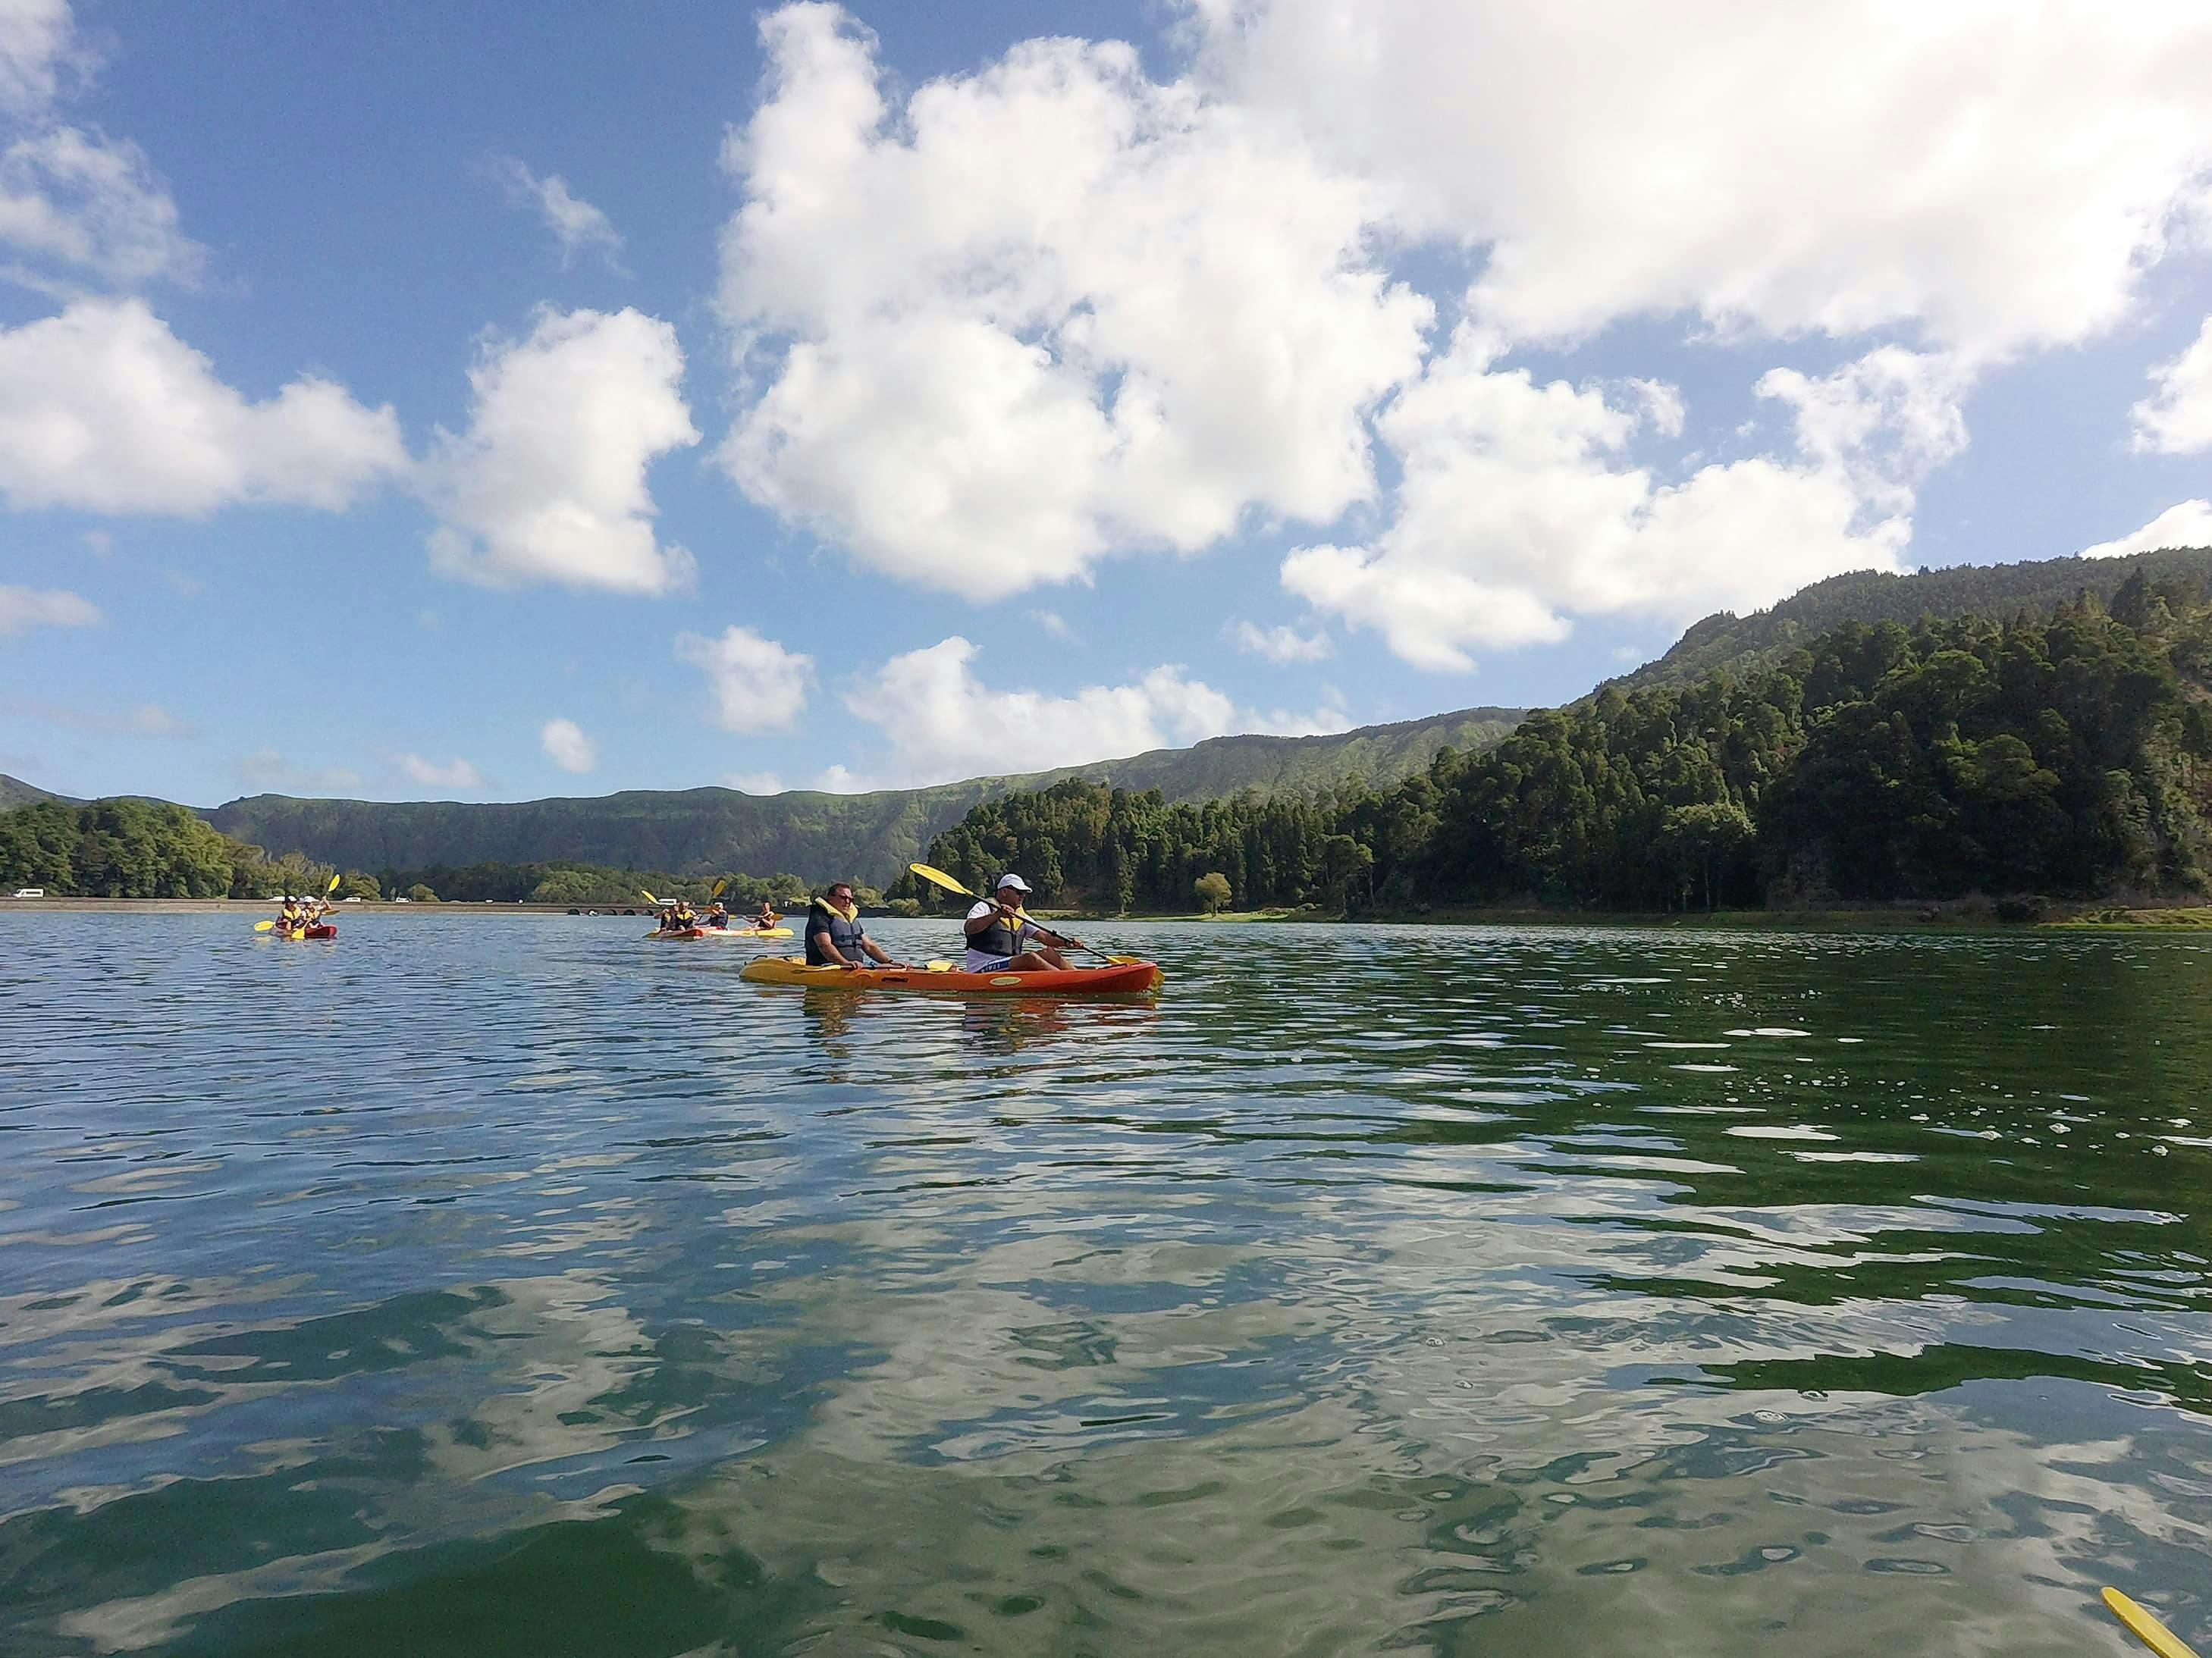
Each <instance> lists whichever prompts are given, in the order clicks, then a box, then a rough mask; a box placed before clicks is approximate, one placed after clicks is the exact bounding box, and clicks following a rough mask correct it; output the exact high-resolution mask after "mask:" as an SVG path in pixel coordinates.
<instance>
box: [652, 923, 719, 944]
mask: <svg viewBox="0 0 2212 1658" xmlns="http://www.w3.org/2000/svg"><path fill="white" fill-rule="evenodd" d="M645 936H646V937H647V938H659V939H660V940H661V941H662V942H663V943H668V942H671V941H673V942H676V943H679V944H681V943H688V942H689V941H690V940H691V939H693V938H705V937H706V936H707V929H706V928H704V927H702V926H687V927H684V928H681V929H679V930H678V931H677V932H648V933H647V934H646V935H645Z"/></svg>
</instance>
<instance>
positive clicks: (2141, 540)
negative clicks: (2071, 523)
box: [2081, 501, 2212, 558]
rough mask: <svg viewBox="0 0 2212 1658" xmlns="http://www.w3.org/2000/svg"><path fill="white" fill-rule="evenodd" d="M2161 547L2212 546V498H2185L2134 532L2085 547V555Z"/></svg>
mask: <svg viewBox="0 0 2212 1658" xmlns="http://www.w3.org/2000/svg"><path fill="white" fill-rule="evenodd" d="M2161 547H2212V501H2183V502H2181V503H2180V504H2179V506H2175V507H2167V508H2166V510H2165V511H2164V512H2162V513H2160V514H2159V515H2158V516H2157V517H2156V518H2154V519H2152V520H2151V521H2150V522H2149V523H2148V524H2146V525H2143V526H2142V529H2140V530H2137V531H2135V533H2134V534H2132V535H2125V536H2122V537H2120V538H2119V539H2118V540H2117V541H2100V542H2099V543H2098V544H2096V545H2095V546H2093V547H2084V548H2083V549H2082V550H2081V556H2082V557H2084V558H2124V557H2125V556H2127V555H2128V554H2130V553H2150V552H2156V551H2157V550H2159V549H2160V548H2161Z"/></svg>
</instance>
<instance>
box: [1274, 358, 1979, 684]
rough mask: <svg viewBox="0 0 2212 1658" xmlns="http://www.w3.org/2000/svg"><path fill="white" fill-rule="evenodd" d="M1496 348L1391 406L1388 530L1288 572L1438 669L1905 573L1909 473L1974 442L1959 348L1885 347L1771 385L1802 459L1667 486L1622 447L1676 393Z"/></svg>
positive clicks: (1447, 365)
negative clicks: (1585, 617) (1521, 358)
mask: <svg viewBox="0 0 2212 1658" xmlns="http://www.w3.org/2000/svg"><path fill="white" fill-rule="evenodd" d="M1492 349H1493V348H1492V343H1490V342H1489V341H1488V340H1486V338H1485V337H1483V336H1482V335H1480V333H1479V332H1478V331H1475V330H1474V329H1472V328H1463V329H1462V331H1461V332H1460V334H1459V337H1457V339H1456V340H1455V343H1454V346H1453V349H1451V350H1450V351H1449V352H1448V353H1446V354H1445V355H1443V356H1441V357H1439V358H1438V359H1437V361H1434V362H1433V363H1431V366H1430V368H1429V371H1428V373H1427V374H1425V376H1424V377H1423V379H1422V380H1421V381H1420V382H1419V384H1417V385H1415V386H1410V387H1408V388H1407V391H1406V392H1404V393H1403V394H1402V395H1401V398H1399V400H1398V401H1397V402H1396V403H1395V404H1394V405H1393V406H1392V407H1391V408H1390V409H1389V410H1388V411H1386V413H1385V414H1384V416H1383V419H1382V422H1381V428H1382V431H1383V436H1384V437H1385V439H1386V440H1388V441H1389V444H1390V445H1391V446H1392V447H1393V448H1394V449H1395V450H1396V451H1397V452H1398V453H1399V455H1400V456H1401V459H1402V461H1403V467H1404V481H1403V483H1402V484H1401V487H1400V489H1399V494H1398V512H1397V515H1396V517H1395V519H1393V520H1392V521H1391V522H1390V524H1389V525H1388V526H1387V527H1386V528H1385V529H1384V530H1383V532H1382V533H1381V534H1380V535H1379V536H1378V537H1376V538H1375V540H1374V541H1373V542H1372V543H1371V544H1370V545H1368V546H1365V547H1354V548H1346V547H1340V546H1334V545H1326V544H1324V545H1321V546H1316V547H1310V548H1305V549H1301V550H1298V551H1297V552H1294V553H1293V554H1291V556H1290V557H1288V558H1286V559H1285V561H1284V562H1283V566H1282V579H1283V584H1284V586H1285V587H1287V588H1288V589H1289V590H1290V591H1291V592H1294V593H1296V594H1297V595H1298V596H1300V597H1301V598H1304V599H1306V600H1307V601H1308V602H1309V603H1310V604H1313V605H1314V606H1315V607H1316V609H1317V610H1322V611H1324V612H1327V613H1329V614H1333V615H1335V616H1340V617H1341V618H1342V619H1343V620H1344V621H1346V623H1350V624H1351V625H1352V626H1355V627H1360V628H1365V629H1371V630H1373V631H1375V632H1377V633H1379V634H1381V635H1383V639H1384V641H1386V642H1387V643H1388V644H1389V647H1390V648H1391V650H1393V651H1394V652H1395V653H1397V654H1398V655H1399V656H1400V657H1401V658H1403V659H1405V660H1406V661H1407V662H1410V663H1413V664H1414V665H1416V666H1419V667H1423V668H1428V669H1432V670H1436V671H1445V672H1465V671H1469V670H1471V669H1472V668H1473V667H1474V658H1473V656H1472V655H1471V654H1470V650H1471V648H1472V647H1478V646H1487V647H1513V646H1518V645H1527V644H1532V643H1538V642H1543V641H1553V640H1557V639H1560V638H1563V637H1565V635H1566V633H1567V632H1568V630H1569V629H1570V626H1571V622H1570V617H1571V616H1573V615H1577V614H1618V613H1635V614H1642V615H1647V616H1661V617H1665V618H1668V619H1669V620H1674V621H1680V620H1686V619H1687V618H1689V617H1692V616H1696V615H1699V614H1700V613H1701V612H1703V611H1705V610H1710V609H1713V608H1716V607H1718V606H1723V605H1725V606H1729V607H1732V608H1736V609H1745V608H1750V607H1754V606H1757V605H1759V604H1768V603H1771V602H1772V601H1773V600H1774V599H1776V598H1780V597H1781V596H1782V595H1784V594H1785V593H1788V592H1791V591H1793V590H1794V589H1796V588H1797V587H1799V586H1803V585H1804V584H1805V583H1807V582H1808V581H1814V580H1819V579H1820V578H1821V577H1823V576H1828V575H1832V574H1837V573H1838V571H1842V570H1847V569H1855V568H1893V567H1894V564H1895V562H1896V555H1897V553H1898V551H1899V550H1900V549H1901V548H1902V547H1903V546H1904V545H1905V543H1906V541H1907V540H1908V539H1909V537H1910V536H1911V519H1910V518H1909V516H1908V514H1909V512H1910V509H1911V504H1912V488H1913V484H1914V483H1916V482H1917V479H1918V477H1920V475H1921V474H1922V473H1923V472H1924V471H1925V470H1926V469H1927V468H1928V467H1929V466H1930V465H1935V464H1936V463H1937V462H1939V461H1940V460H1942V459H1947V458H1948V457H1949V456H1950V455H1951V454H1953V453H1955V452H1956V451H1957V449H1958V447H1959V446H1961V445H1963V444H1964V442H1965V429H1964V427H1963V424H1962V423H1961V422H1960V420H1959V418H1958V411H1957V405H1956V402H1955V386H1956V383H1957V378H1958V377H1957V372H1956V371H1955V369H1954V368H1953V367H1951V365H1950V364H1949V363H1948V360H1944V359H1939V358H1936V357H1933V356H1929V355H1916V354H1913V353H1911V352H1905V351H1901V350H1893V349H1883V350H1878V351H1876V352H1875V353H1872V354H1869V356H1868V357H1866V358H1863V359H1862V360H1860V361H1857V362H1854V363H1851V364H1848V365H1846V366H1845V367H1843V368H1840V369H1838V370H1837V371H1836V372H1835V373H1834V374H1831V375H1828V376H1826V377H1823V378H1821V379H1819V380H1813V379H1808V377H1806V376H1804V375H1802V374H1792V373H1782V372H1778V373H1775V374H1769V375H1767V376H1766V377H1765V379H1763V380H1761V381H1760V382H1759V388H1758V389H1759V392H1760V394H1761V395H1762V396H1764V397H1766V398H1773V399H1776V400H1778V401H1781V402H1783V403H1785V404H1789V405H1790V407H1791V408H1792V410H1794V413H1795V416H1796V432H1797V438H1796V441H1797V449H1798V453H1797V455H1796V457H1795V458H1794V459H1775V458H1772V457H1765V456H1759V457H1753V458H1751V459H1744V460H1738V461H1731V462H1727V463H1719V462H1716V463H1713V464H1711V465H1705V466H1704V467H1702V468H1700V469H1699V471H1696V472H1694V473H1692V475H1691V476H1690V477H1687V478H1686V479H1684V480H1682V481H1680V482H1679V483H1666V482H1662V480H1660V479H1659V478H1657V477H1654V476H1653V474H1652V473H1651V472H1650V471H1648V470H1646V469H1644V468H1642V467H1638V466H1634V465H1629V464H1628V463H1627V460H1626V454H1627V450H1628V447H1629V445H1630V441H1631V440H1632V438H1633V437H1634V435H1635V434H1636V433H1637V432H1638V429H1639V428H1641V427H1643V426H1644V425H1645V424H1646V423H1647V422H1661V423H1662V425H1663V423H1664V422H1667V421H1668V420H1669V419H1670V418H1671V416H1670V414H1669V411H1668V408H1667V406H1666V404H1665V403H1664V402H1663V400H1662V402H1659V403H1656V404H1655V402H1654V400H1653V398H1651V397H1650V395H1648V394H1647V393H1645V392H1635V391H1633V389H1632V404H1633V406H1631V407H1626V408H1624V407H1620V406H1618V405H1616V404H1613V403H1612V402H1610V401H1609V400H1608V399H1607V397H1606V396H1605V394H1604V392H1602V391H1601V390H1599V389H1595V388H1588V387H1585V388H1577V387H1574V386H1569V385H1567V384H1566V383H1565V382H1564V381H1553V382H1552V383H1551V384H1549V385H1544V386H1540V385H1538V384H1537V383H1536V381H1535V380H1534V377H1533V376H1531V375H1530V374H1528V372H1527V371H1526V370H1523V369H1516V370H1501V369H1498V368H1495V367H1492V360H1491V355H1490V352H1491V350H1492Z"/></svg>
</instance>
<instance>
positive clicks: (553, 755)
mask: <svg viewBox="0 0 2212 1658" xmlns="http://www.w3.org/2000/svg"><path fill="white" fill-rule="evenodd" d="M538 747H539V748H541V749H543V750H545V757H546V758H547V759H549V760H550V761H551V762H553V763H554V764H555V765H556V766H558V767H560V768H561V769H562V771H573V772H587V771H595V770H597V769H598V768H599V744H596V743H594V742H593V741H592V739H591V738H588V737H586V736H585V735H584V728H583V727H582V726H579V725H578V724H577V723H576V722H575V721H574V720H547V721H546V722H545V724H544V727H543V729H541V730H540V731H539V732H538Z"/></svg>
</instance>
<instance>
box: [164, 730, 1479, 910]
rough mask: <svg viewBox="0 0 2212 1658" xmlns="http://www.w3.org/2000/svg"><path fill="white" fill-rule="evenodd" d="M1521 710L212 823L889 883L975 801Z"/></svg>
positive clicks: (1217, 784) (1364, 745)
mask: <svg viewBox="0 0 2212 1658" xmlns="http://www.w3.org/2000/svg"><path fill="white" fill-rule="evenodd" d="M1521 718H1522V712H1521V710H1519V709H1508V708H1466V709H1462V710H1459V711H1457V712H1455V713H1452V714H1434V715H1431V716H1430V717H1428V718H1427V719H1424V720H1405V721H1401V722H1400V723H1397V724H1395V725H1388V726H1363V727H1361V728H1359V729H1358V730H1354V731H1349V732H1340V733H1336V734H1334V735H1330V736H1325V737H1218V738H1210V739H1208V740H1207V741H1206V742H1203V743H1200V744H1196V745H1195V746H1194V747H1191V748H1188V749H1159V750H1152V751H1151V752H1148V753H1145V754H1139V755H1133V756H1129V757H1127V758H1126V759H1118V760H1103V761H1098V762H1093V763H1091V764H1089V765H1084V766H1070V767H1065V768H1060V769H1058V770H1055V771H1048V772H1041V773H1033V774H1028V775H1025V776H1015V777H981V778H972V779H969V780H966V781H963V782H958V783H946V784H941V785H939V786H935V787H933V788H923V789H898V790H882V791H878V792H876V793H870V794H824V793H814V792H811V791H805V790H798V791H793V792H792V793H787V794H777V795H750V794H743V793H738V791H736V790H734V789H725V788H700V789H686V790H682V791H678V792H662V791H647V790H633V791H629V792H627V793H620V794H611V795H605V796H600V797H598V798H592V799H548V800H528V801H517V802H511V803H495V804H483V805H471V804H463V803H459V802H453V801H403V802H390V803H387V802H378V801H364V800H307V799H295V798H293V797H291V796H289V795H276V794H263V795H255V796H252V797H251V798H249V799H242V800H234V801H232V802H230V803H229V804H228V805H222V806H218V807H216V808H215V809H214V810H213V811H210V812H208V813H206V814H205V815H206V817H208V819H209V821H210V822H211V823H213V824H214V825H215V826H216V828H217V829H220V830H222V832H223V833H224V834H225V835H231V836H233V837H234V838H236V839H238V840H240V841H248V842H251V843H252V844H254V845H257V846H263V847H270V848H275V849H282V850H284V851H295V850H296V851H299V852H301V853H305V854H306V855H307V856H308V857H310V858H313V859H320V860H322V861H324V862H327V863H330V864H333V865H338V866H341V867H343V868H347V869H362V870H377V869H391V868H397V869H420V868H423V867H426V866H428V865H476V864H488V863H503V864H530V863H540V862H554V861H574V862H579V863H586V864H594V865H615V866H618V867H624V868H630V869H643V870H672V871H675V872H678V873H681V874H691V873H698V872H708V873H714V872H724V871H746V872H751V873H754V874H766V873H768V872H772V871H778V870H795V871H798V872H801V873H802V874H805V875H806V876H808V877H809V878H813V879H817V880H826V879H829V878H831V877H833V876H846V877H850V878H857V879H860V880H863V881H867V882H872V883H876V884H881V883H883V882H885V881H888V880H890V878H892V877H893V876H894V875H895V874H896V872H898V871H899V870H901V869H902V868H903V867H904V866H905V865H906V864H907V863H908V862H909V861H910V860H911V859H915V858H918V857H920V856H921V851H922V848H923V847H925V846H927V844H928V841H929V839H930V837H931V836H932V835H935V834H936V833H937V832H938V831H939V830H940V829H944V828H945V827H946V826H947V825H949V824H951V823H957V822H958V821H959V820H960V818H961V817H962V816H963V814H964V813H966V812H967V811H969V809H970V808H971V807H973V806H975V805H977V804H978V803H979V802H981V801H983V800H987V799H991V798H993V797H994V796H996V795H1000V794H1005V793H1010V792H1012V791H1014V790H1018V789H1025V788H1037V787H1042V786H1048V785H1050V784H1051V783H1053V782H1054V781H1057V780H1060V779H1063V778H1066V777H1071V776H1083V777H1089V778H1095V779H1099V780H1105V781H1108V782H1110V783H1112V784H1115V785H1117V786H1126V787H1130V788H1134V789H1138V790H1151V789H1157V790H1158V791H1159V792H1160V793H1161V795H1162V797H1163V798H1164V799H1168V800H1170V801H1181V800H1196V799H1212V798H1214V797H1216V796H1218V795H1224V794H1228V793H1234V792H1236V791H1237V790H1239V789H1249V788H1258V789H1263V790H1291V791H1297V790H1306V789H1313V788H1328V787H1334V786H1337V785H1340V784H1341V783H1342V782H1344V781H1345V780H1346V779H1348V778H1352V777H1376V778H1380V779H1381V780H1383V781H1385V782H1395V781H1398V780H1401V779H1403V778H1406V777H1408V776H1412V775H1414V774H1418V773H1419V772H1421V771H1423V770H1424V769H1425V768H1426V767H1427V766H1428V764H1429V763H1430V762H1431V760H1432V759H1433V758H1434V757H1435V756H1436V755H1437V752H1438V751H1439V750H1442V749H1443V748H1445V747H1448V746H1456V747H1460V748H1472V747H1482V746H1487V745H1489V744H1492V743H1495V742H1497V741H1498V740H1499V739H1500V738H1503V737H1504V736H1505V734H1506V733H1507V732H1510V731H1511V730H1512V729H1513V727H1514V726H1516V724H1517V723H1518V722H1519V720H1521Z"/></svg>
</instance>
